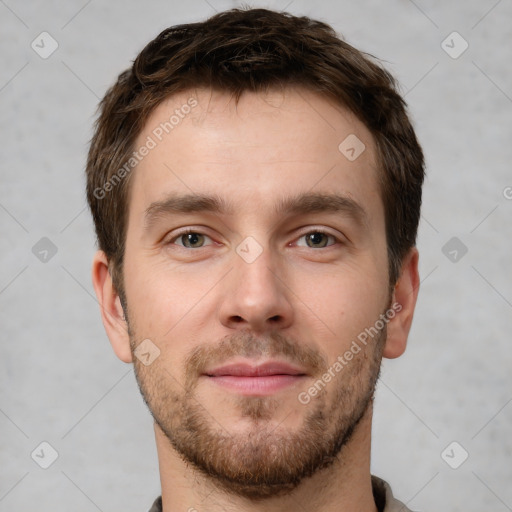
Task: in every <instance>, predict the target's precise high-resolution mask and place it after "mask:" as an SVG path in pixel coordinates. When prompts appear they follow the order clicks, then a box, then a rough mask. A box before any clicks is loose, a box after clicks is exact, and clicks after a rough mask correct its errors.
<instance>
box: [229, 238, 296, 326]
mask: <svg viewBox="0 0 512 512" xmlns="http://www.w3.org/2000/svg"><path fill="white" fill-rule="evenodd" d="M276 263H277V262H276V257H275V255H273V254H272V253H271V250H270V249H269V247H268V245H266V246H263V245H261V244H260V243H259V242H258V241H257V240H256V239H255V238H254V237H246V238H245V239H244V240H242V242H241V243H240V244H239V245H238V246H237V247H236V249H235V252H234V254H233V270H232V272H230V273H229V277H228V279H227V281H226V283H225V289H224V290H223V299H222V306H221V309H220V314H221V322H222V323H223V324H224V325H226V326H229V327H231V328H233V327H238V326H240V327H245V328H247V327H249V328H251V329H254V330H265V329H268V328H276V327H278V326H280V327H284V326H286V325H288V324H289V323H290V322H291V320H292V318H291V317H292V308H291V304H290V303H289V297H288V294H287V293H286V287H285V286H284V284H283V277H280V276H279V267H280V266H279V265H278V264H276Z"/></svg>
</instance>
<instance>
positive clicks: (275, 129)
mask: <svg viewBox="0 0 512 512" xmlns="http://www.w3.org/2000/svg"><path fill="white" fill-rule="evenodd" d="M144 146H146V147H148V148H150V149H149V150H147V151H145V156H143V157H142V158H141V159H140V162H139V163H138V164H137V166H136V168H135V169H134V171H133V173H134V175H133V176H132V183H131V189H132V190H131V194H130V195H131V201H130V217H131V215H132V213H131V212H132V211H134V212H135V213H134V214H135V215H138V216H140V215H141V214H142V213H144V212H145V211H146V209H147V208H148V207H149V206H150V205H151V204H152V203H154V202H155V201H161V200H163V199H165V197H167V196H169V194H171V193H172V194H173V195H174V194H176V193H178V194H182V195H183V194H191V193H196V194H203V195H216V196H218V197H221V196H224V197H226V198H228V199H229V203H230V204H231V205H234V209H233V211H231V213H232V214H233V213H235V212H236V211H238V212H242V211H247V212H249V211H252V212H253V213H255V212H256V211H258V210H260V211H261V210H262V209H263V208H264V207H265V206H269V207H270V208H267V209H265V210H268V211H271V210H272V211H278V210H276V209H275V208H273V209H272V203H273V202H274V203H275V201H281V202H282V201H283V200H284V199H285V198H286V196H287V194H288V193H290V194H292V193H293V194H292V195H297V194H298V193H301V194H303V193H305V192H307V191H315V192H319V193H325V192H332V191H333V190H336V191H337V192H339V193H343V195H344V196H347V197H351V198H353V199H354V200H356V201H357V202H359V203H365V202H366V203H371V204H368V205H367V208H369V209H370V210H371V209H375V208H377V209H378V208H379V207H382V204H381V202H380V193H379V190H378V185H377V177H376V172H377V169H376V156H375V148H374V142H373V138H372V136H371V134H370V132H369V131H368V129H367V128H366V127H365V126H364V124H363V123H361V122H360V121H359V120H358V119H357V118H356V117H355V116H354V115H353V114H351V113H350V112H349V111H348V110H346V109H345V108H343V107H341V106H340V105H337V104H336V103H334V102H332V101H329V100H328V99H326V98H323V97H321V96H320V95H318V94H316V93H313V92H311V91H308V90H305V89H303V88H287V89H285V90H284V91H276V90H272V91H269V92H268V93H243V94H242V96H241V97H240V99H239V101H238V102H235V99H234V97H233V96H232V95H231V94H229V93H226V92H219V91H211V90H209V89H190V90H187V91H183V92H181V93H179V94H175V95H173V96H171V97H169V98H168V99H166V100H165V101H164V102H162V103H161V104H160V105H159V106H158V107H157V108H156V109H155V110H154V111H153V112H152V114H151V115H150V117H149V118H148V120H147V122H146V124H145V126H144V129H143V130H142V132H141V133H140V134H139V136H138V138H137V141H136V149H138V148H142V147H144ZM370 213H371V212H370ZM374 213H376V212H374Z"/></svg>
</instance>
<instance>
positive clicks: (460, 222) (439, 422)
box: [0, 0, 512, 512]
mask: <svg viewBox="0 0 512 512" xmlns="http://www.w3.org/2000/svg"><path fill="white" fill-rule="evenodd" d="M235 5H237V3H236V2H228V1H223V0H208V1H206V0H189V1H188V2H175V1H153V2H145V3H143V2H134V1H131V2H121V1H118V0H116V1H108V2H107V1H106V0H92V1H89V2H87V1H83V0H76V1H75V0H74V1H68V2H63V1H62V2H57V1H48V0H47V1H45V2H35V1H25V2H22V1H14V0H0V50H1V55H2V66H1V69H0V112H1V119H2V125H1V134H0V140H1V144H0V168H1V188H0V225H1V236H0V253H1V264H0V269H1V277H0V322H1V330H0V335H1V337H2V340H1V357H0V432H1V436H0V451H1V452H0V453H1V460H0V510H1V511H4V510H5V511H12V510H16V511H29V510H42V511H50V510H51V511H53V512H59V511H64V510H66V511H67V510H73V511H84V512H89V511H95V510H102V511H119V510H125V511H134V512H139V511H143V510H147V509H148V508H149V506H150V504H151V503H152V501H153V499H154V498H155V497H156V496H157V495H158V494H159V493H160V482H159V474H158V466H157V457H156V449H155V446H154V439H153V430H152V421H151V418H150V415H149V413H148V412H147V410H146V409H145V406H144V404H143V402H142V399H141V397H140V394H139V391H138V388H137V385H136V383H135V379H134V377H133V373H132V370H131V366H130V365H125V364H124V363H122V362H120V361H119V360H117V358H116V357H115V355H114V353H113V351H112V350H111V347H110V344H109V342H108V339H107V337H106V335H105V332H104V330H103V325H102V323H101V320H100V314H99V308H98V304H97V303H96V299H95V296H94V291H93V288H92V284H91V278H90V266H91V259H92V256H93V253H94V251H95V238H94V234H93V228H92V221H91V219H90V215H89V212H88V211H87V209H86V203H85V194H84V184H85V180H84V175H83V169H84V162H85V155H86V151H87V144H88V141H89V139H90V137H91V134H92V122H93V119H94V117H95V114H94V113H95V108H96V105H97V103H98V100H99V98H101V97H102V95H103V94H104V92H105V90H106V88H107V87H108V86H109V85H110V84H111V83H112V82H113V81H114V80H115V78H116V77H117V74H118V73H119V72H120V71H121V70H123V69H124V68H126V67H127V66H128V65H129V64H130V61H131V60H132V59H133V58H134V57H135V56H136V54H137V53H138V52H139V51H140V50H141V49H142V47H143V46H144V45H145V44H146V43H147V42H148V41H149V40H150V39H152V38H153V37H155V36H156V35H157V34H158V33H159V32H160V31H161V30H162V29H164V28H165V27H167V26H170V25H173V24H177V23H183V22H192V21H198V20H201V19H204V18H205V17H207V16H209V15H212V14H214V13H215V11H219V10H223V9H225V8H229V7H233V6H235ZM251 5H252V6H266V7H270V8H276V9H285V8H286V9H287V10H289V11H290V12H292V13H294V14H305V15H309V16H312V17H315V18H319V19H322V20H324V21H327V22H328V23H331V24H332V25H333V26H334V28H335V29H336V30H337V31H338V32H339V33H341V34H342V35H343V36H344V37H345V38H346V39H347V40H348V41H349V42H350V43H352V44H354V45H355V46H357V47H358V48H360V49H362V50H365V51H368V52H370V53H373V54H374V55H376V56H378V57H380V58H382V59H384V60H385V61H386V63H387V67H388V68H389V69H390V70H391V71H392V72H393V73H394V74H395V75H396V76H397V77H398V79H399V80H400V82H401V84H402V86H403V92H404V94H405V95H406V100H407V101H408V103H409V105H410V111H411V114H412V117H413V119H414V122H415V126H416V128H417V133H418V136H419V138H420V141H421V143H422V145H423V147H424V150H425V153H426V157H427V162H428V178H427V181H426V184H425V189H424V207H423V216H422V221H421V226H420V231H419V240H418V247H419V250H420V255H421V257H420V272H421V278H422V284H421V291H420V295H419V301H418V306H417V310H416V315H415V319H414V324H413V328H412V332H411V335H410V340H409V346H408V349H407V352H406V353H405V355H404V356H403V357H401V358H399V359H396V360H392V361H384V366H383V373H382V379H381V381H380V383H379V386H378V392H377V398H376V407H375V418H374V437H373V447H372V450H373V455H372V472H373V473H374V474H377V475H379V476H381V477H383V478H385V479H386V480H388V481H389V482H390V483H391V484H392V487H393V489H394V491H395V494H396V495H397V496H398V497H399V498H400V499H402V500H403V501H404V502H407V503H408V506H409V507H410V508H412V509H413V510H420V511H428V510H431V511H434V510H446V511H448V510H449V511H465V512H470V511H474V512H477V511H478V512H481V511H483V510H485V511H497V512H499V511H505V510H512V486H511V485H510V482H511V480H512V462H511V460H512V458H511V452H512V436H511V435H510V434H511V428H510V425H511V421H512V404H511V401H512V386H511V368H512V349H511V340H510V332H511V329H512V314H511V313H512V273H511V272H510V261H511V257H510V255H511V252H512V251H511V249H512V228H511V224H512V223H511V219H512V199H511V198H512V188H507V187H512V173H511V162H512V130H511V122H510V120H511V118H512V66H511V65H510V63H511V62H512V60H511V57H512V48H511V46H512V5H511V2H510V0H502V1H496V0H485V1H483V0H478V1H477V0H472V1H465V2H462V1H460V2H442V1H440V0H430V1H426V0H425V1H421V0H415V2H412V1H410V0H391V1H388V2H377V1H364V2H347V1H342V2H340V1H338V2H336V1H334V0H332V1H324V2H308V1H306V0H293V1H291V2H290V0H283V1H278V0H276V1H268V2H260V1H254V2H252V3H251ZM43 31H47V32H48V33H49V34H51V36H52V37H53V38H54V39H55V40H56V41H57V43H58V45H59V46H58V49H57V50H56V51H55V52H54V53H53V54H52V55H51V56H50V57H48V58H47V59H43V58H41V57H40V56H39V55H38V54H37V53H36V52H35V51H34V50H33V49H32V48H31V43H32V41H34V40H35V41H36V43H37V42H38V41H39V44H40V45H41V43H40V39H41V38H39V37H38V36H39V34H40V33H41V32H43ZM453 31H457V32H458V33H459V34H460V36H461V37H462V38H464V40H465V41H467V43H468V44H469V47H468V49H467V50H466V51H465V52H464V53H462V54H461V55H459V56H458V58H453V55H454V54H457V53H459V52H460V51H461V49H463V44H464V43H463V40H462V39H460V38H458V36H455V38H454V36H451V37H449V38H448V39H447V40H446V42H445V43H444V45H442V42H443V40H445V39H446V38H447V36H449V34H451V33H452V32H453ZM48 41H49V40H46V43H45V48H46V49H48V48H49V44H48ZM450 47H451V48H450ZM445 50H448V51H450V52H451V53H452V56H450V55H449V54H448V53H447V52H446V51H445ZM44 237H46V238H48V239H49V240H51V242H52V243H53V244H54V246H55V248H56V250H57V252H56V253H55V254H54V255H52V252H51V251H50V252H48V253H47V254H45V253H44V252H42V251H44V250H45V248H46V249H48V241H45V240H43V241H42V242H40V240H41V239H42V238H44ZM452 237H456V238H457V240H455V242H452V243H454V244H455V245H454V246H448V248H447V249H445V250H444V252H443V249H442V248H443V247H444V246H445V244H446V243H447V242H448V241H449V240H450V239H452ZM36 244H39V245H36ZM45 244H46V245H45ZM462 244H463V245H462ZM34 246H35V249H33V248H34ZM464 247H466V248H467V250H468V252H467V253H466V254H464V255H462V253H463V251H462V249H463V248H464ZM454 249H455V250H456V251H457V256H456V259H457V261H452V260H453V259H454V258H455V253H453V252H452V254H451V255H450V251H453V250H454ZM445 253H446V255H445ZM43 441H46V442H48V443H49V444H50V445H51V446H52V447H53V449H54V450H56V452H57V453H58V458H57V459H56V460H55V462H54V463H53V464H52V465H51V466H50V467H49V468H48V469H42V468H41V467H40V466H39V464H44V463H45V462H46V463H49V462H51V450H50V449H49V448H48V447H47V446H45V445H43V447H40V443H41V442H43ZM453 441H455V442H457V443H458V445H455V447H453V446H452V447H451V448H449V449H448V450H447V451H445V449H446V448H447V447H448V445H450V443H452V442H453ZM34 450H35V451H34ZM41 450H42V451H41ZM463 450H465V451H467V453H468V454H469V456H468V458H467V460H465V461H464V462H463V463H462V464H461V465H460V466H459V467H458V468H457V469H453V468H452V467H450V465H449V464H448V462H449V463H450V464H451V465H452V466H457V465H458V464H460V462H461V461H462V459H463V455H464V453H465V452H464V451H463ZM443 453H444V456H443ZM31 454H33V455H32V456H31Z"/></svg>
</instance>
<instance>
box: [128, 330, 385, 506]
mask: <svg viewBox="0 0 512 512" xmlns="http://www.w3.org/2000/svg"><path fill="white" fill-rule="evenodd" d="M130 339H131V343H132V349H133V347H134V346H135V345H134V343H135V340H136V339H140V337H137V336H135V333H130ZM385 340H386V328H385V327H384V329H383V330H382V331H380V332H379V334H378V335H377V336H376V337H375V338H374V339H373V340H371V341H370V342H369V343H368V345H367V346H366V347H364V348H362V350H361V351H360V352H359V353H357V354H355V355H354V358H353V359H352V360H351V361H350V362H349V363H348V364H347V365H346V366H344V367H343V368H342V370H341V371H339V372H338V373H337V374H335V377H334V378H333V379H332V381H331V382H329V383H327V384H326V385H325V387H324V388H323V389H320V391H319V392H318V394H317V395H316V396H315V397H312V398H311V401H310V402H309V403H308V404H306V405H304V404H302V403H300V402H299V400H298V398H297V396H295V394H294V396H293V399H292V400H290V398H289V397H288V398H287V402H289V403H290V404H292V405H289V406H288V407H289V408H290V413H292V412H293V410H294V409H298V410H299V411H302V410H303V411H305V413H304V420H303V421H302V425H301V427H299V428H298V429H295V430H294V431H291V430H290V428H288V429H287V428H286V427H285V425H284V424H281V425H280V424H277V425H275V424H274V423H275V422H272V421H271V420H272V419H273V418H274V417H275V414H276V411H277V410H278V408H280V407H281V408H282V403H281V402H280V401H278V400H277V399H276V398H274V397H273V396H265V397H255V396H242V395H238V396H236V397H234V398H233V397H232V398H233V400H232V402H230V403H233V404H234V405H233V410H234V411H237V412H238V414H240V416H241V417H242V418H244V420H245V421H247V419H249V420H250V421H251V428H250V429H249V430H245V431H244V432H242V433H240V432H239V433H235V432H232V431H230V430H229V425H223V419H222V417H216V416H215V410H214V409H211V403H206V401H203V403H202V402H201V401H200V400H198V398H197V396H196V386H197V381H198V375H199V374H200V373H199V371H200V369H201V368H204V365H205V364H206V361H211V360H212V358H216V360H218V361H219V362H222V361H225V360H227V356H230V355H231V356H234V355H238V356H245V357H252V356H255V355H270V356H283V355H284V356H286V358H287V360H290V361H291V362H295V363H300V364H301V365H303V366H305V367H307V368H310V369H311V370H312V371H311V373H310V374H311V375H315V378H314V379H312V380H311V381H310V382H309V383H307V384H305V389H304V390H307V389H308V387H309V386H311V385H312V384H313V383H314V382H317V379H318V378H321V376H322V375H323V374H324V372H325V371H326V370H327V364H326V361H325V358H323V357H322V356H321V355H320V354H319V353H318V352H316V351H313V350H312V349H310V348H304V347H299V345H297V344H296V343H295V342H293V341H289V340H288V339H287V338H284V337H283V336H281V335H280V334H279V333H272V334H271V335H270V336H267V337H265V338H254V337H253V336H252V335H251V334H250V333H248V332H244V331H240V332H237V333H236V334H234V335H232V336H230V337H229V338H225V339H223V340H222V342H221V343H220V344H219V345H215V347H211V346H206V345H201V346H199V347H197V348H196V349H195V351H194V353H193V354H191V355H190V356H189V357H188V358H187V360H186V361H185V375H186V377H185V384H184V385H180V384H178V382H177V380H176V378H175V377H174V376H173V375H172V374H171V373H170V372H169V370H168V369H167V368H165V367H164V366H163V365H162V364H160V363H159V362H158V359H157V360H156V361H155V362H154V363H153V364H152V365H151V366H149V367H144V365H142V364H141V363H140V362H139V361H138V360H137V359H136V358H135V357H134V369H135V376H136V379H137V382H138V384H139V388H140V391H141V394H142V397H143V399H144V402H145V403H146V405H147V406H148V408H149V410H150V412H151V414H152V416H153V418H154V420H155V422H156V424H157V425H158V427H159V428H160V429H161V431H162V432H163V434H164V435H165V436H166V437H167V439H168V440H169V442H170V444H171V446H172V447H173V448H174V450H175V451H176V452H177V453H178V454H180V455H181V457H182V459H183V460H184V461H185V462H187V463H190V464H191V465H192V466H193V467H194V468H195V469H196V470H198V471H199V472H200V473H201V474H202V475H204V476H205V477H206V478H207V479H208V480H209V481H210V482H211V483H213V484H214V485H215V486H216V487H217V488H219V489H220V490H222V491H223V492H226V493H228V494H232V495H236V496H240V497H244V498H247V499H250V500H252V501H260V500H264V499H267V498H269V497H275V496H286V495H288V494H290V493H291V492H292V491H293V490H294V489H296V488H297V487H298V486H299V485H300V483H301V482H302V481H303V480H304V479H306V478H308V477H311V476H312V475H314V474H315V473H317V472H318V471H321V470H323V469H326V468H328V467H329V466H331V465H332V464H333V463H334V462H335V461H337V462H338V463H340V464H343V456H342V449H343V447H344V446H346V445H347V443H348V442H349V441H350V439H351V438H352V435H353V434H354V432H355V431H356V429H357V426H358V425H359V423H360V421H361V419H362V418H363V417H364V416H365V413H366V412H367V411H368V410H369V408H371V407H372V402H373V396H374V392H375V386H376V383H377V380H378V378H379V375H380V364H381V359H382V350H383V345H384V342H385ZM313 370H314V371H313ZM304 390H302V389H301V390H299V391H304ZM297 395H298V392H297ZM285 420H286V417H285V418H284V420H283V422H282V423H285Z"/></svg>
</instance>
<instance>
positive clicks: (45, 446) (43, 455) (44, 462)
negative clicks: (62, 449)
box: [30, 441, 59, 469]
mask: <svg viewBox="0 0 512 512" xmlns="http://www.w3.org/2000/svg"><path fill="white" fill-rule="evenodd" d="M30 456H31V457H32V460H33V461H34V462H35V463H36V464H37V465H38V466H39V467H41V468H42V469H48V468H49V467H50V466H51V465H52V464H53V463H54V462H55V461H56V460H57V459H58V457H59V454H58V452H57V450H56V449H55V448H54V447H53V446H52V445H51V444H50V443H48V442H47V441H43V442H42V443H39V444H38V445H37V446H36V448H35V449H34V450H33V451H32V453H31V454H30Z"/></svg>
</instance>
